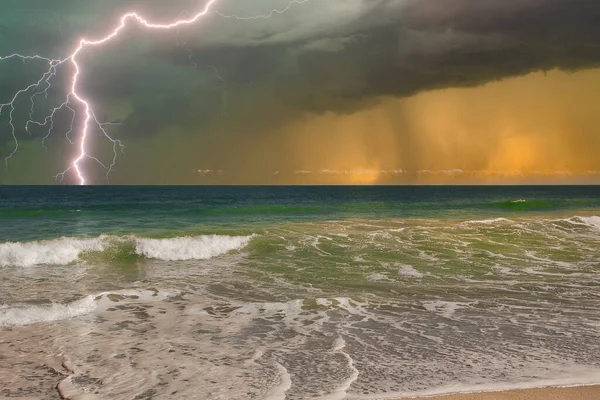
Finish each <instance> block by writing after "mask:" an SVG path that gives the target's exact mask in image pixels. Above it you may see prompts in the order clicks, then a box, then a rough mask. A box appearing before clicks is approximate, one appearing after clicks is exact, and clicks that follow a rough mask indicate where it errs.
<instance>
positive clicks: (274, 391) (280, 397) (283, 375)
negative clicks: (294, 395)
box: [263, 362, 292, 400]
mask: <svg viewBox="0 0 600 400" xmlns="http://www.w3.org/2000/svg"><path fill="white" fill-rule="evenodd" d="M275 368H277V373H278V375H279V384H277V385H275V386H274V387H272V388H271V389H270V390H269V391H268V392H267V393H265V396H264V398H263V400H285V393H286V392H287V391H288V390H290V388H291V387H292V377H291V376H290V374H289V372H288V370H287V369H286V368H285V367H284V366H283V365H281V364H279V363H278V362H276V363H275Z"/></svg>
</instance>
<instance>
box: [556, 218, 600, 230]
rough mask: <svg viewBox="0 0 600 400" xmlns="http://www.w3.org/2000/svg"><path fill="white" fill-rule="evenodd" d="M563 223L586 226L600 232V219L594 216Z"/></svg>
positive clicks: (570, 219) (572, 219) (567, 220)
mask: <svg viewBox="0 0 600 400" xmlns="http://www.w3.org/2000/svg"><path fill="white" fill-rule="evenodd" d="M562 221H566V222H569V223H571V224H573V225H585V226H588V227H590V228H593V229H596V230H599V231H600V217H598V216H595V215H592V216H590V217H573V218H568V219H564V220H562Z"/></svg>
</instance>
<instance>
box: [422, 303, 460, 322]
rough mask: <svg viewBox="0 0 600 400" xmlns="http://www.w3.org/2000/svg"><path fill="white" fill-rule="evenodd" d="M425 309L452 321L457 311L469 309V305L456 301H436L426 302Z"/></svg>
mask: <svg viewBox="0 0 600 400" xmlns="http://www.w3.org/2000/svg"><path fill="white" fill-rule="evenodd" d="M423 307H425V309H426V310H427V311H430V312H434V313H437V314H440V315H441V316H442V317H444V318H449V319H451V318H452V316H454V313H455V312H456V310H459V309H461V308H465V307H468V304H467V303H460V302H456V301H443V300H435V301H424V302H423Z"/></svg>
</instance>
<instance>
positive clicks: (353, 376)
mask: <svg viewBox="0 0 600 400" xmlns="http://www.w3.org/2000/svg"><path fill="white" fill-rule="evenodd" d="M345 347H346V341H345V340H344V338H342V337H338V338H337V339H336V340H335V341H334V342H333V352H335V353H339V354H341V355H343V356H344V358H345V359H346V361H347V363H348V369H349V370H350V371H351V372H350V376H348V378H346V379H345V380H344V381H343V382H342V383H341V384H340V385H339V386H338V387H337V388H335V389H334V390H333V391H332V392H331V393H330V394H328V395H326V396H323V397H321V398H320V399H321V400H343V399H345V398H347V397H348V390H349V389H350V387H351V386H352V384H353V383H354V382H356V380H357V379H358V375H359V371H358V369H356V367H355V366H354V360H353V359H352V357H350V354H348V353H346V352H345V351H344V348H345Z"/></svg>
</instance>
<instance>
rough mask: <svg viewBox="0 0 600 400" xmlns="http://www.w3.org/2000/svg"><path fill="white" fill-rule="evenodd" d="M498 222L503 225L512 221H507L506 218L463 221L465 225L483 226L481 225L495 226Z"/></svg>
mask: <svg viewBox="0 0 600 400" xmlns="http://www.w3.org/2000/svg"><path fill="white" fill-rule="evenodd" d="M499 222H504V223H512V222H514V221H512V220H510V219H508V218H493V219H481V220H472V221H465V222H464V223H465V224H483V225H493V224H497V223H499Z"/></svg>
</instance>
